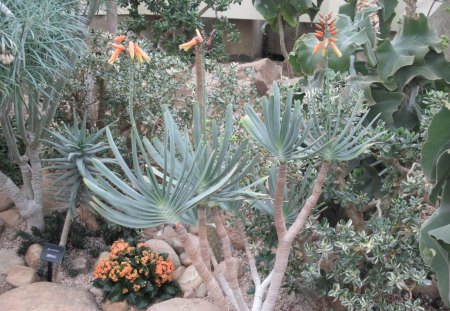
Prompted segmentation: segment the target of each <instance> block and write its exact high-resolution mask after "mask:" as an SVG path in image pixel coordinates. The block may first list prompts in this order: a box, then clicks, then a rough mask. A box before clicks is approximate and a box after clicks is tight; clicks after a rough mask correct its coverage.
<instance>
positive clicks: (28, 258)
mask: <svg viewBox="0 0 450 311" xmlns="http://www.w3.org/2000/svg"><path fill="white" fill-rule="evenodd" d="M41 253H42V245H40V244H32V245H30V247H28V249H27V253H26V254H25V263H26V264H27V266H28V267H31V268H33V269H34V268H36V267H37V265H38V264H39V261H40V260H41Z"/></svg>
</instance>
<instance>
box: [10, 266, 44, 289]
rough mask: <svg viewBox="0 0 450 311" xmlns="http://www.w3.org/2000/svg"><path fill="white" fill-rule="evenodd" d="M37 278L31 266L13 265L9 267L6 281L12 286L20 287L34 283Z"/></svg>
mask: <svg viewBox="0 0 450 311" xmlns="http://www.w3.org/2000/svg"><path fill="white" fill-rule="evenodd" d="M37 279H38V278H37V275H36V273H35V271H34V269H33V268H30V267H25V266H19V265H13V266H10V267H9V270H8V276H7V277H6V282H7V283H8V284H10V285H12V286H14V287H20V286H25V285H28V284H31V283H34V282H36V281H37Z"/></svg>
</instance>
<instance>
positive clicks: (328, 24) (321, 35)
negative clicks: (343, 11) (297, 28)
mask: <svg viewBox="0 0 450 311" xmlns="http://www.w3.org/2000/svg"><path fill="white" fill-rule="evenodd" d="M319 16H320V22H319V24H316V28H317V30H316V32H315V33H314V35H315V36H316V38H317V39H319V42H318V43H317V44H316V46H315V47H314V49H313V54H316V53H317V52H318V51H319V50H320V49H322V57H325V56H326V55H327V50H328V46H330V47H331V49H332V50H333V52H334V53H335V54H336V55H337V56H338V57H341V56H342V53H341V51H340V50H339V48H338V47H337V46H336V44H335V42H336V41H337V39H336V38H335V37H334V36H335V35H336V34H337V33H338V32H339V30H338V29H336V26H335V24H336V19H335V18H334V19H332V18H331V13H330V14H328V15H326V16H323V15H322V14H319Z"/></svg>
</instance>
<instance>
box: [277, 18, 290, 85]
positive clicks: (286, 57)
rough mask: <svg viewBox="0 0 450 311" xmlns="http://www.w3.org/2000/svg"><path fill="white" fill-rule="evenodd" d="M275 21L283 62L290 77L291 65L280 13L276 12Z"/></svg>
mask: <svg viewBox="0 0 450 311" xmlns="http://www.w3.org/2000/svg"><path fill="white" fill-rule="evenodd" d="M277 22H278V34H279V35H280V48H281V53H282V54H283V57H284V63H285V64H286V69H287V74H288V77H289V78H292V67H291V65H290V64H289V53H288V51H287V48H286V42H285V40H284V26H283V17H282V16H281V14H278V17H277Z"/></svg>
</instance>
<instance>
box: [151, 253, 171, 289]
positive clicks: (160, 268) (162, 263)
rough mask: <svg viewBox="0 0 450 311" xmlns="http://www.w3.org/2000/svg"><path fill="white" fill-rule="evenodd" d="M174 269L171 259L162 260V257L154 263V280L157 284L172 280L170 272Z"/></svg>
mask: <svg viewBox="0 0 450 311" xmlns="http://www.w3.org/2000/svg"><path fill="white" fill-rule="evenodd" d="M174 270H175V267H174V266H173V263H172V261H171V260H164V259H163V258H162V257H160V259H159V260H158V262H157V263H156V268H155V274H156V275H157V277H156V279H155V282H156V284H158V286H161V285H162V284H164V283H166V282H169V281H171V280H172V272H173V271H174Z"/></svg>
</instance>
